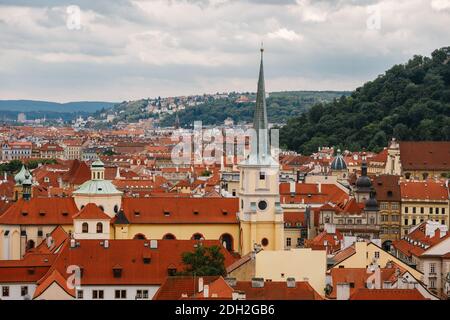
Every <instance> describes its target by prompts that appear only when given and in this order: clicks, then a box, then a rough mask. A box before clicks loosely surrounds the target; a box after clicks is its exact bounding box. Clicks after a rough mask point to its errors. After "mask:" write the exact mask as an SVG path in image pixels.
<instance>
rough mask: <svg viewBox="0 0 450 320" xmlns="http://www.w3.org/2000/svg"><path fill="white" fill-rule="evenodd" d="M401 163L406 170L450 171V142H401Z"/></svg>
mask: <svg viewBox="0 0 450 320" xmlns="http://www.w3.org/2000/svg"><path fill="white" fill-rule="evenodd" d="M399 144H400V161H401V163H402V169H403V171H405V170H444V171H448V170H450V141H401V142H399Z"/></svg>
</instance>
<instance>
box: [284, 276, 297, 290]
mask: <svg viewBox="0 0 450 320" xmlns="http://www.w3.org/2000/svg"><path fill="white" fill-rule="evenodd" d="M286 282H287V287H288V288H295V287H296V284H297V283H296V281H295V278H287V281H286Z"/></svg>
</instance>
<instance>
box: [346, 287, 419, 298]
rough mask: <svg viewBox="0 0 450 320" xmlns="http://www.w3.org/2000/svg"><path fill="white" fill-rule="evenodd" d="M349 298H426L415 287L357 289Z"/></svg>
mask: <svg viewBox="0 0 450 320" xmlns="http://www.w3.org/2000/svg"><path fill="white" fill-rule="evenodd" d="M350 300H428V299H426V298H425V297H424V296H423V295H422V294H421V293H420V292H419V290H417V289H359V290H357V291H356V292H355V293H354V294H352V295H351V296H350Z"/></svg>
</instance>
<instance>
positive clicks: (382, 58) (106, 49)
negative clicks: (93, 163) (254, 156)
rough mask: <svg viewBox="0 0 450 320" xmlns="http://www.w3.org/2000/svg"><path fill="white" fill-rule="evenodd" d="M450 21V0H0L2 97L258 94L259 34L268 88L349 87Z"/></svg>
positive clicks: (415, 50) (444, 38)
mask: <svg viewBox="0 0 450 320" xmlns="http://www.w3.org/2000/svg"><path fill="white" fill-rule="evenodd" d="M74 5H75V6H78V7H79V9H80V15H79V18H80V19H79V20H78V18H77V17H78V16H77V10H76V8H74V7H71V6H74ZM78 22H80V23H79V24H78ZM449 26H450V0H433V1H432V0H385V1H376V0H359V1H358V0H330V1H325V0H316V1H313V0H266V1H264V0H260V1H257V0H148V1H145V0H116V1H114V0H95V1H93V0H80V1H76V0H70V1H66V0H0V99H39V100H49V101H61V102H62V101H75V100H76V101H79V100H103V101H122V100H131V99H138V98H143V97H154V96H173V95H188V94H198V93H214V92H217V91H219V92H224V91H255V90H256V81H257V75H258V67H259V47H260V43H261V41H263V42H264V47H265V75H266V88H267V91H280V90H353V89H355V88H356V87H358V86H360V85H362V84H363V83H364V82H365V81H368V80H371V79H373V78H375V77H376V76H377V75H379V74H381V73H383V72H384V71H385V70H386V69H387V68H389V67H390V66H392V65H393V64H395V63H403V62H406V61H407V60H408V59H409V58H410V57H412V55H414V54H422V55H430V53H431V52H432V51H433V50H434V49H437V48H440V47H443V46H449V45H450V32H449V28H450V27H449Z"/></svg>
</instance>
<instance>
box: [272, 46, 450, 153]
mask: <svg viewBox="0 0 450 320" xmlns="http://www.w3.org/2000/svg"><path fill="white" fill-rule="evenodd" d="M392 137H395V138H397V139H398V140H450V47H446V48H442V49H439V50H435V51H434V52H433V53H432V55H431V58H430V57H422V56H414V57H413V58H412V59H411V60H409V61H408V63H406V64H401V65H395V66H394V67H392V68H391V69H389V70H388V71H386V73H385V74H384V75H381V76H379V77H378V78H377V79H375V80H373V81H371V82H368V83H366V84H364V85H363V86H362V87H360V88H358V89H356V90H355V91H354V92H353V93H352V94H351V95H350V96H349V97H342V98H341V99H338V100H335V101H333V102H331V103H324V104H323V103H322V104H316V105H314V106H313V107H312V108H311V109H310V110H309V111H307V112H305V113H303V114H301V115H300V116H298V117H295V118H292V119H290V120H289V121H288V123H287V125H286V126H284V127H283V128H282V129H281V132H280V144H281V145H282V146H284V147H286V148H288V149H290V150H296V151H298V152H301V153H304V154H310V153H312V152H315V151H317V147H319V146H336V147H339V148H341V149H349V150H361V149H362V148H366V149H367V150H373V151H379V150H381V149H382V148H383V147H385V146H386V145H387V143H388V140H390V139H391V138H392Z"/></svg>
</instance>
